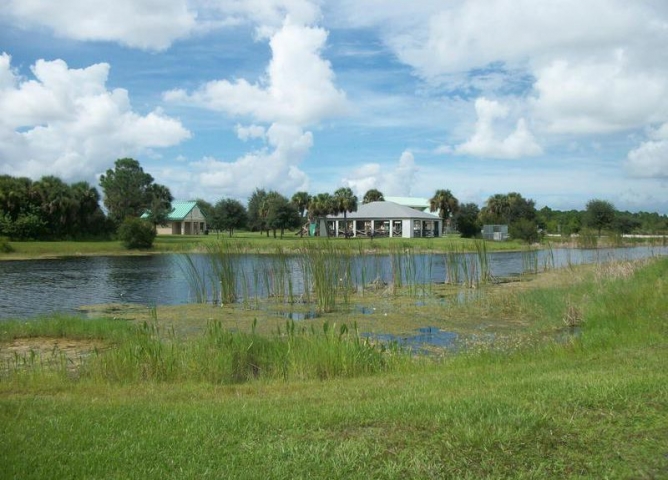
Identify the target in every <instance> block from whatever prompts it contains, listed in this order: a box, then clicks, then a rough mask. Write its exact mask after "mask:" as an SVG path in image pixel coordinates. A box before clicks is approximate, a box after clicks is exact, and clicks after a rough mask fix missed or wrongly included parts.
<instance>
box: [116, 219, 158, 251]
mask: <svg viewBox="0 0 668 480" xmlns="http://www.w3.org/2000/svg"><path fill="white" fill-rule="evenodd" d="M155 235H156V232H155V230H154V228H153V225H151V224H150V223H149V222H146V221H144V220H140V219H139V218H132V217H128V218H126V219H125V220H124V221H123V223H122V224H121V226H120V227H118V239H119V240H120V241H121V242H123V245H124V246H125V248H127V249H132V248H142V249H143V248H151V247H152V246H153V240H155Z"/></svg>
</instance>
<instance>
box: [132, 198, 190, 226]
mask: <svg viewBox="0 0 668 480" xmlns="http://www.w3.org/2000/svg"><path fill="white" fill-rule="evenodd" d="M196 206H197V202H181V201H176V202H172V211H171V212H170V213H169V215H167V221H168V222H180V221H181V220H183V219H184V218H186V216H187V215H188V214H189V213H190V212H191V211H192V209H193V208H195V207H196ZM148 216H149V212H148V211H147V212H144V213H143V214H142V216H141V218H148Z"/></svg>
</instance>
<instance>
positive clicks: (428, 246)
mask: <svg viewBox="0 0 668 480" xmlns="http://www.w3.org/2000/svg"><path fill="white" fill-rule="evenodd" d="M218 242H223V243H225V244H226V245H228V246H229V248H231V249H233V250H236V251H240V252H246V253H249V252H252V253H272V254H273V253H275V252H276V250H277V249H282V250H283V251H285V252H286V253H295V252H298V251H299V250H300V249H301V248H303V246H304V245H305V244H323V245H327V244H329V243H334V244H336V245H338V246H340V247H341V248H345V249H347V250H350V251H354V252H360V251H363V252H374V251H380V252H387V251H389V250H390V249H393V248H396V247H397V245H399V246H400V247H401V246H402V245H405V246H408V247H409V248H413V249H416V250H423V251H438V250H443V249H451V248H457V249H459V250H466V251H471V252H474V251H475V250H476V247H475V241H474V240H472V239H463V238H459V237H458V236H448V237H442V238H413V239H400V238H378V239H373V240H372V239H367V238H353V239H343V238H340V239H327V238H309V237H304V238H300V237H299V236H294V235H286V236H285V237H283V238H273V237H269V238H267V237H266V236H264V235H261V234H260V233H253V232H243V231H242V232H238V233H235V235H234V236H233V237H231V238H229V237H227V236H225V235H220V236H219V237H217V236H216V235H208V236H205V235H180V236H176V235H159V236H158V237H156V239H155V242H154V244H153V248H152V249H151V250H148V252H149V253H187V252H190V253H194V252H203V251H206V250H207V245H209V244H215V243H218ZM7 245H8V246H9V247H10V248H11V251H10V252H4V251H0V260H23V259H31V258H54V257H70V256H81V255H132V254H137V253H139V254H145V253H146V252H147V251H138V250H130V251H128V250H126V249H125V248H124V247H123V245H122V244H121V242H118V241H81V242H79V241H60V242H42V241H39V242H37V241H36V242H32V241H31V242H7ZM488 248H489V249H490V250H493V251H497V250H521V249H522V248H523V246H522V244H521V243H519V242H497V243H494V244H493V245H489V247H488Z"/></svg>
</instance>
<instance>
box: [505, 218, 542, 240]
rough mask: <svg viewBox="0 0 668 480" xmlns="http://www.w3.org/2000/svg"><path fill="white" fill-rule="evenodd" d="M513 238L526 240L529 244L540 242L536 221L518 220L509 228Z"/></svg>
mask: <svg viewBox="0 0 668 480" xmlns="http://www.w3.org/2000/svg"><path fill="white" fill-rule="evenodd" d="M508 233H509V234H510V237H511V238H515V239H518V240H524V241H525V242H527V243H535V242H537V241H538V240H540V234H539V233H538V225H537V224H536V222H535V221H533V220H529V219H527V218H518V219H516V220H514V221H513V223H511V224H510V226H509V227H508Z"/></svg>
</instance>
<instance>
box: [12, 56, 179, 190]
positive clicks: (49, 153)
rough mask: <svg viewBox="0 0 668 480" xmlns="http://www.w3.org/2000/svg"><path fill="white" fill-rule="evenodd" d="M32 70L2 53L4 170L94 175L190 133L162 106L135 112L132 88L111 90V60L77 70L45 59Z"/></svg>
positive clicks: (82, 176) (66, 176)
mask: <svg viewBox="0 0 668 480" xmlns="http://www.w3.org/2000/svg"><path fill="white" fill-rule="evenodd" d="M32 73H33V76H34V79H24V78H21V77H19V76H18V75H17V74H16V73H15V72H14V71H12V69H11V61H10V57H9V55H6V54H3V55H2V56H0V79H2V80H0V81H2V85H3V88H0V111H2V112H3V115H2V117H0V172H2V173H8V174H11V175H15V176H28V177H33V178H37V177H40V176H42V175H46V174H53V175H57V176H61V177H63V178H64V179H66V180H73V179H88V180H90V179H91V178H92V177H93V176H94V175H95V174H96V173H98V172H100V171H102V170H103V169H105V168H108V167H109V165H110V164H112V163H113V161H114V160H115V159H116V158H119V157H122V156H126V155H136V154H139V153H142V152H147V151H148V150H149V149H151V148H160V147H169V146H172V145H176V144H178V143H180V142H181V141H183V140H185V139H187V138H189V137H190V132H189V131H188V130H187V129H185V128H184V127H183V125H181V123H180V122H179V121H178V120H176V119H173V118H170V117H168V116H166V115H165V114H164V113H163V112H162V111H161V110H159V109H156V110H154V111H152V112H150V113H148V114H147V115H140V114H137V113H135V112H134V111H133V110H132V106H131V104H130V99H129V96H128V92H127V91H126V90H124V89H120V88H118V89H114V90H107V88H106V81H107V76H108V74H109V65H108V64H104V63H101V64H96V65H91V66H89V67H87V68H82V69H70V68H69V67H68V66H67V64H66V63H65V62H64V61H62V60H54V61H45V60H39V61H37V62H36V63H35V65H34V66H33V67H32Z"/></svg>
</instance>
